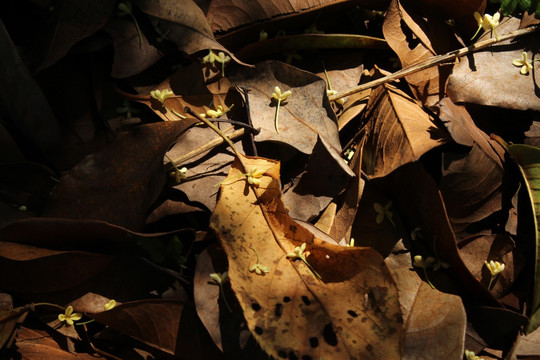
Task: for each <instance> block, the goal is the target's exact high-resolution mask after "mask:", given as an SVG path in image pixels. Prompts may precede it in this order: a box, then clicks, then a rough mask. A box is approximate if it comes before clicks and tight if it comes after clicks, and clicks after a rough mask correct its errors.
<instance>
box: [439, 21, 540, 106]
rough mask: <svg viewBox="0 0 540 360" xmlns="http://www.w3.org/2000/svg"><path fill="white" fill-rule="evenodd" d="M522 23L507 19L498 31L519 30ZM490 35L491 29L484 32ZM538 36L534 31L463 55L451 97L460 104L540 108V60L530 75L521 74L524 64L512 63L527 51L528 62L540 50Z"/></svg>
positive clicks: (453, 77)
mask: <svg viewBox="0 0 540 360" xmlns="http://www.w3.org/2000/svg"><path fill="white" fill-rule="evenodd" d="M518 26H519V20H518V19H516V18H510V19H506V20H505V21H503V22H502V23H501V25H500V26H499V27H497V33H498V34H499V36H500V35H503V34H505V33H508V32H511V31H514V30H516V29H517V28H518ZM488 36H491V32H487V33H486V34H485V35H484V37H488ZM538 37H539V35H538V34H532V35H530V36H528V37H526V38H523V39H521V40H520V41H519V42H515V41H512V40H507V41H503V42H501V43H497V44H495V45H493V46H491V47H489V48H487V49H485V50H482V51H478V52H475V53H473V54H472V55H471V56H470V57H462V58H461V59H460V62H459V64H458V65H457V66H456V68H455V69H454V71H453V73H452V75H451V76H450V78H449V80H448V96H449V97H450V98H451V99H452V101H454V102H459V103H472V104H479V105H486V106H496V107H500V108H507V109H516V110H536V111H538V110H540V99H539V97H538V92H537V89H538V78H539V77H540V70H539V69H540V67H539V66H538V62H536V63H535V64H536V65H534V66H533V68H532V69H531V70H530V72H529V73H528V75H523V74H521V73H520V70H521V69H520V67H516V66H514V65H513V63H512V62H513V61H514V60H515V59H521V58H522V54H523V52H524V51H525V52H526V53H527V54H528V61H531V60H532V57H533V56H534V54H538V51H539V50H540V48H539V45H538V44H539V41H538ZM536 56H537V55H536ZM487 89H489V90H487Z"/></svg>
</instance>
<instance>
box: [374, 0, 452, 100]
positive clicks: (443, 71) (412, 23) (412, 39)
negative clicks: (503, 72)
mask: <svg viewBox="0 0 540 360" xmlns="http://www.w3.org/2000/svg"><path fill="white" fill-rule="evenodd" d="M383 33H384V38H385V39H386V41H387V42H388V45H390V47H391V48H392V49H393V50H394V51H395V52H396V54H397V55H398V57H399V59H400V61H401V65H402V67H407V66H409V65H412V64H415V63H419V62H421V61H423V60H426V59H427V58H429V57H431V56H434V55H437V54H444V53H446V52H448V51H450V50H453V49H455V48H457V47H458V44H456V42H455V40H454V36H453V31H452V29H451V28H450V27H449V26H448V25H447V24H446V23H444V21H443V19H442V18H439V17H431V18H429V20H426V19H425V18H423V17H421V16H419V14H417V13H415V12H414V11H413V10H412V9H409V7H408V6H405V4H404V3H402V2H401V1H399V0H393V1H392V2H391V3H390V6H389V8H388V10H387V12H386V16H385V21H384V24H383ZM449 72H450V69H449V68H448V66H446V67H445V66H439V67H435V66H433V67H430V68H428V69H426V70H422V71H419V72H417V73H414V74H411V75H408V76H406V77H405V79H406V80H407V82H408V83H409V85H410V87H411V90H412V91H413V93H414V95H415V97H416V98H417V99H419V100H420V101H421V102H422V103H424V104H427V105H433V104H435V103H436V102H437V101H438V100H439V99H441V98H442V97H443V96H444V93H445V83H446V79H447V77H448V75H449Z"/></svg>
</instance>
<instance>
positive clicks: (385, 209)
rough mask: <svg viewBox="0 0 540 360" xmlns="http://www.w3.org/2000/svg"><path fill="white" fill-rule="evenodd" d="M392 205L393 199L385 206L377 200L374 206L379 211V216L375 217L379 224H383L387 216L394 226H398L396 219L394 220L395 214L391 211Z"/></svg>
mask: <svg viewBox="0 0 540 360" xmlns="http://www.w3.org/2000/svg"><path fill="white" fill-rule="evenodd" d="M391 207H392V201H389V202H387V203H386V205H384V206H382V205H381V204H379V203H377V202H376V203H374V204H373V208H374V209H375V211H376V212H377V218H376V219H375V222H376V223H377V224H381V223H382V222H383V221H384V218H387V219H388V221H390V223H391V224H392V226H394V227H395V226H396V224H395V223H394V220H392V217H393V216H394V214H392V212H391V211H390V208H391Z"/></svg>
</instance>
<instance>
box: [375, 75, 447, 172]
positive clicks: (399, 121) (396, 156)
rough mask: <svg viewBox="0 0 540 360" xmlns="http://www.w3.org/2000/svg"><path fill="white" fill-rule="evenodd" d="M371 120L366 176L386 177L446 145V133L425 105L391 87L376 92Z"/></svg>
mask: <svg viewBox="0 0 540 360" xmlns="http://www.w3.org/2000/svg"><path fill="white" fill-rule="evenodd" d="M364 118H365V119H368V122H367V124H366V126H365V129H366V135H365V137H366V145H365V147H364V162H365V166H366V169H365V171H366V173H367V174H368V175H371V176H372V177H374V178H377V177H382V176H385V175H387V174H389V173H391V172H392V171H394V170H395V169H397V168H398V167H400V166H402V165H404V164H407V163H410V162H413V161H416V160H418V159H419V158H420V156H422V155H423V154H425V153H426V152H428V151H429V150H431V149H433V148H435V147H437V146H439V145H442V144H443V143H445V142H446V139H445V136H446V134H445V131H444V130H441V129H440V128H439V127H437V125H436V124H435V123H434V121H433V117H432V116H431V115H430V114H429V113H427V112H426V111H425V110H424V109H422V106H421V105H420V104H418V103H417V102H416V101H415V100H413V99H411V98H410V97H409V96H407V95H406V94H405V93H403V92H402V91H401V90H398V89H396V88H395V87H393V86H390V85H382V86H380V87H378V88H377V89H375V90H374V91H373V93H372V94H371V97H370V99H369V103H368V108H367V109H366V112H365V114H364Z"/></svg>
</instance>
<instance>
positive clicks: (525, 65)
mask: <svg viewBox="0 0 540 360" xmlns="http://www.w3.org/2000/svg"><path fill="white" fill-rule="evenodd" d="M535 61H540V59H536V60H529V59H527V52H526V51H524V52H523V53H522V54H521V59H514V60H513V61H512V64H513V65H514V66H519V67H521V70H520V71H519V72H520V73H521V74H522V75H529V71H530V70H532V68H533V66H532V63H533V62H535Z"/></svg>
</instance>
